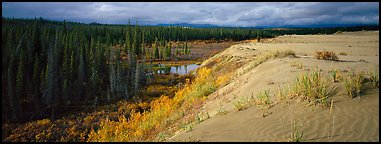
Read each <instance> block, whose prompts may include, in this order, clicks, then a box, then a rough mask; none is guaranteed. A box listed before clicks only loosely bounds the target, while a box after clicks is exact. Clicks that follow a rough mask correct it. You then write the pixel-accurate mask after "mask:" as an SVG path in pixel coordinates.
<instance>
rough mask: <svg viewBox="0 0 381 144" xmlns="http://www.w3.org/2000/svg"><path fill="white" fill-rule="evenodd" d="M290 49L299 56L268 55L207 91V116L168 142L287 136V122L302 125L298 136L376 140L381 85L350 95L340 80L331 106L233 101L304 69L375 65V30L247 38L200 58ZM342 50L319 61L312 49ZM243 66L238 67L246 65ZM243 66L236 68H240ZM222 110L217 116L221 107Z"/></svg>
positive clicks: (249, 56)
mask: <svg viewBox="0 0 381 144" xmlns="http://www.w3.org/2000/svg"><path fill="white" fill-rule="evenodd" d="M282 49H291V50H293V51H294V52H295V53H296V55H297V56H298V57H297V58H294V57H285V58H276V59H272V60H268V61H266V62H264V63H262V64H260V65H259V66H257V67H255V68H253V69H251V70H250V71H248V72H246V73H244V74H241V75H238V74H237V75H236V76H235V78H234V80H233V81H232V82H230V83H229V84H228V85H226V86H225V87H223V88H221V89H219V90H218V91H216V92H214V93H213V94H211V95H209V96H208V99H207V100H206V102H205V104H204V106H203V107H202V111H203V112H204V113H208V114H209V115H210V117H211V118H209V119H207V120H205V121H203V122H201V123H200V124H198V125H196V126H195V127H194V128H193V129H192V130H191V131H179V132H177V133H176V134H175V135H174V136H173V137H171V138H169V139H168V140H167V141H289V137H290V134H291V123H292V122H295V121H296V122H297V123H298V124H300V125H301V128H300V131H301V132H303V138H302V141H379V89H374V90H371V91H369V92H367V93H366V95H365V96H363V98H361V99H360V98H355V99H351V98H350V97H349V96H347V94H346V93H345V91H344V88H343V87H342V86H341V85H342V84H339V83H335V84H333V85H335V86H336V87H338V90H339V92H338V93H337V94H336V95H334V96H333V97H332V99H333V101H334V105H333V109H332V111H331V112H330V110H329V109H327V108H322V107H320V106H306V104H305V103H303V102H297V101H293V102H292V103H289V104H285V103H275V104H274V105H273V107H272V108H270V109H264V110H261V109H258V108H257V107H256V106H251V107H249V108H247V109H245V110H241V111H237V109H236V108H235V106H234V103H235V102H236V101H238V100H243V99H245V98H248V97H250V96H252V95H257V94H258V93H259V92H260V91H263V90H270V99H272V100H274V101H275V97H274V96H273V92H274V91H276V90H278V89H279V88H280V89H283V88H284V87H286V86H287V85H288V84H290V83H291V82H292V81H294V80H295V78H296V77H297V76H298V75H299V74H300V73H303V72H306V71H313V70H315V69H321V71H322V73H328V71H330V70H333V69H337V70H340V71H342V72H343V73H344V72H346V71H354V72H359V71H367V70H369V68H370V67H373V68H375V69H379V62H378V61H379V32H378V31H360V32H343V33H337V34H333V35H285V36H280V37H277V38H274V39H266V40H263V41H262V42H260V43H257V42H245V43H241V44H237V45H233V46H231V47H230V48H228V49H226V50H225V51H223V52H221V53H219V54H217V55H216V56H214V57H212V58H210V59H209V60H206V61H204V63H203V64H202V65H208V63H210V62H211V61H212V60H213V59H216V58H219V57H225V56H227V57H229V56H233V57H234V60H235V62H236V63H249V62H250V61H252V60H253V59H255V56H256V55H258V54H260V53H262V52H265V51H269V50H271V51H272V50H282ZM321 50H328V51H333V52H336V53H337V54H338V53H340V52H344V53H346V54H347V55H338V57H339V59H340V61H326V60H317V59H316V58H315V57H314V55H315V52H316V51H321ZM294 62H300V63H302V67H301V68H297V67H292V66H291V63H294ZM244 66H245V65H243V66H242V67H244ZM240 70H241V69H236V73H240ZM221 111H226V112H227V114H225V115H221V114H220V113H219V112H221Z"/></svg>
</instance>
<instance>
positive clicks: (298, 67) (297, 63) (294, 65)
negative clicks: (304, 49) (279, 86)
mask: <svg viewBox="0 0 381 144" xmlns="http://www.w3.org/2000/svg"><path fill="white" fill-rule="evenodd" d="M291 67H296V68H297V69H302V68H303V63H302V62H300V61H294V62H291Z"/></svg>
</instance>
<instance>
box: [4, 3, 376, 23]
mask: <svg viewBox="0 0 381 144" xmlns="http://www.w3.org/2000/svg"><path fill="white" fill-rule="evenodd" d="M2 6H3V8H2V13H3V15H2V16H3V17H16V18H33V17H43V18H47V19H53V20H64V19H65V20H69V21H79V22H84V23H90V22H95V21H96V22H99V23H108V24H126V23H128V19H131V22H133V23H134V22H135V21H138V22H139V23H140V24H152V25H154V24H160V23H209V24H216V25H221V26H269V25H308V24H369V23H373V24H374V23H377V24H378V21H379V3H378V2H336V3H333V2H322V3H315V2H314V3H312V2H268V3H267V2H246V3H245V2H239V3H235V2H234V3H228V2H205V3H199V2H118V3H116V2H115V3H110V2H49V3H48V2H42V3H41V2H17V3H12V2H2Z"/></svg>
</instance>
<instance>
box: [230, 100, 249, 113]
mask: <svg viewBox="0 0 381 144" xmlns="http://www.w3.org/2000/svg"><path fill="white" fill-rule="evenodd" d="M234 106H235V108H237V110H238V111H241V110H245V109H247V108H248V107H249V106H250V105H249V102H248V101H247V100H244V99H239V100H237V101H236V102H234Z"/></svg>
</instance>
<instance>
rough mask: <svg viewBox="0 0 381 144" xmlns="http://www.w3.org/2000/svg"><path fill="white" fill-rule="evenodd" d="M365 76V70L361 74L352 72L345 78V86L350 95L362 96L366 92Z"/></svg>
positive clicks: (352, 96) (353, 96)
mask: <svg viewBox="0 0 381 144" xmlns="http://www.w3.org/2000/svg"><path fill="white" fill-rule="evenodd" d="M364 78H365V75H364V73H363V72H362V73H359V74H355V73H350V74H349V75H347V77H346V78H344V88H345V90H346V91H347V94H348V95H349V97H351V98H355V97H361V95H362V94H363V93H364V92H365V85H364Z"/></svg>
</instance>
